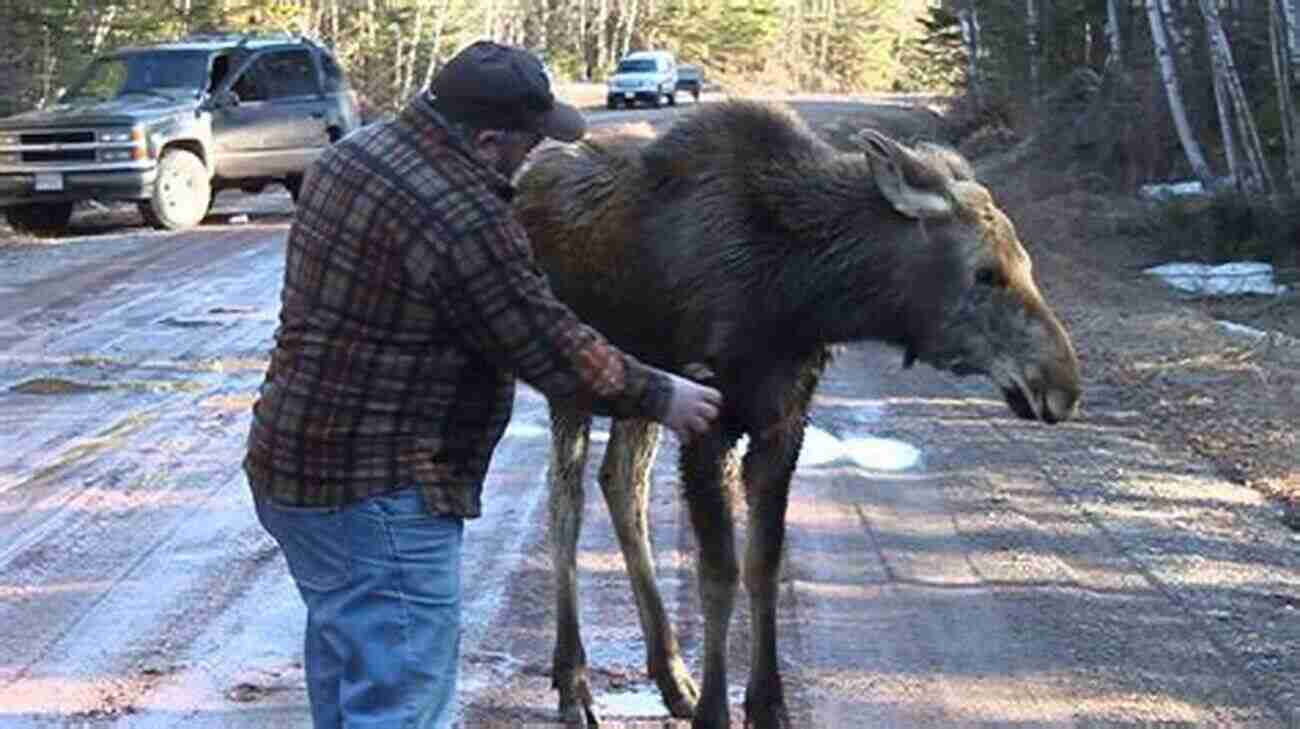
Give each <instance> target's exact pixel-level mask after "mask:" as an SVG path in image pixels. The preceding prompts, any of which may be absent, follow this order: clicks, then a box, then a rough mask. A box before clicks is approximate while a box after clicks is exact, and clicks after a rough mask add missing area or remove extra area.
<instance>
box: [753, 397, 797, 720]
mask: <svg viewBox="0 0 1300 729" xmlns="http://www.w3.org/2000/svg"><path fill="white" fill-rule="evenodd" d="M803 431H804V421H803V418H802V417H800V418H794V419H791V420H788V421H786V422H785V423H783V424H781V425H780V426H778V427H776V428H773V429H771V430H769V431H768V432H766V433H764V434H762V435H760V436H758V437H756V438H755V439H754V440H753V441H752V442H751V443H750V446H749V453H748V454H746V456H745V464H744V482H745V500H746V502H747V504H748V506H749V533H748V539H747V549H746V554H745V572H744V575H745V589H746V590H747V591H748V592H749V600H750V612H751V615H752V618H753V626H752V635H751V643H750V651H751V653H750V674H749V684H748V685H747V686H746V687H745V719H746V726H753V727H755V729H787V728H788V727H790V726H791V724H790V717H789V714H788V713H787V710H786V706H785V693H784V689H783V688H782V685H781V674H780V667H779V666H778V665H777V654H776V603H777V593H778V581H779V578H780V570H781V550H782V546H783V544H784V543H785V511H786V505H787V503H788V501H789V493H790V477H791V475H792V474H793V473H794V467H795V462H796V461H797V459H798V457H799V447H800V444H801V443H802V442H803Z"/></svg>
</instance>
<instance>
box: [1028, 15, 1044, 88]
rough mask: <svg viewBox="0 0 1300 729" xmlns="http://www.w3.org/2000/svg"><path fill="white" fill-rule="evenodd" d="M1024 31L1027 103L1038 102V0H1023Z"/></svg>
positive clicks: (1039, 64) (1039, 62) (1040, 71)
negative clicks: (1027, 73)
mask: <svg viewBox="0 0 1300 729" xmlns="http://www.w3.org/2000/svg"><path fill="white" fill-rule="evenodd" d="M1025 33H1026V37H1027V40H1028V46H1029V47H1028V53H1029V103H1030V105H1031V106H1032V105H1037V104H1038V97H1039V94H1040V93H1041V89H1040V88H1039V75H1040V74H1041V73H1042V69H1041V59H1040V58H1039V54H1038V0H1025Z"/></svg>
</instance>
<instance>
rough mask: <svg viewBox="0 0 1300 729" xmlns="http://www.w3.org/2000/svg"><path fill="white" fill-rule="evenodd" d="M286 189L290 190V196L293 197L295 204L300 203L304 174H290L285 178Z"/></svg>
mask: <svg viewBox="0 0 1300 729" xmlns="http://www.w3.org/2000/svg"><path fill="white" fill-rule="evenodd" d="M283 184H284V189H286V190H288V191H289V197H291V198H293V204H294V205H297V204H298V194H299V193H300V192H302V175H289V176H288V177H286V178H284V183H283Z"/></svg>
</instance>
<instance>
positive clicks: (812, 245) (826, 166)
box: [774, 154, 925, 344]
mask: <svg viewBox="0 0 1300 729" xmlns="http://www.w3.org/2000/svg"><path fill="white" fill-rule="evenodd" d="M790 172H791V173H792V175H791V177H790V178H789V179H788V180H787V182H786V183H785V184H784V185H776V186H775V187H777V188H778V191H777V192H778V194H781V195H782V196H783V197H782V199H781V201H780V202H779V203H778V205H777V206H776V207H775V209H777V210H780V211H781V212H780V214H779V221H778V223H779V225H780V227H781V228H783V229H785V231H787V236H786V240H785V241H784V244H785V252H786V259H785V260H784V262H783V265H782V269H783V275H782V276H780V280H779V291H778V292H775V293H776V294H777V296H776V297H775V298H776V299H778V300H780V301H781V302H782V303H781V306H782V308H783V309H784V310H785V311H784V312H783V313H784V317H783V318H785V317H788V318H789V320H790V324H791V326H792V327H794V328H795V329H796V331H798V332H800V336H801V338H804V337H810V338H812V339H815V340H816V341H819V342H823V343H837V342H849V341H862V340H879V341H886V342H891V343H895V344H904V343H906V342H907V341H909V339H910V337H909V332H908V320H909V316H908V307H907V297H908V295H909V289H910V288H912V287H910V286H909V284H908V281H909V277H908V270H909V269H912V268H914V267H913V266H912V265H911V262H910V261H909V260H908V256H906V255H904V253H905V252H906V251H914V252H916V254H917V255H918V256H924V255H925V253H924V238H925V234H924V231H923V229H922V228H921V223H919V222H918V221H916V220H913V219H910V218H906V217H903V216H902V215H900V214H899V213H898V212H896V211H895V210H894V209H893V207H892V206H890V204H889V203H888V202H887V201H886V200H885V199H884V198H883V197H882V196H881V194H880V192H879V190H878V188H877V186H876V183H875V181H874V178H873V177H872V175H871V170H870V168H869V166H868V164H867V162H866V160H865V158H863V157H862V156H861V155H849V154H837V155H835V156H834V157H832V158H830V159H825V158H823V159H822V160H820V161H819V163H818V164H816V165H815V166H811V165H810V167H809V168H808V169H804V170H799V169H797V168H795V169H791V170H790ZM779 188H784V189H779ZM774 202H776V201H774Z"/></svg>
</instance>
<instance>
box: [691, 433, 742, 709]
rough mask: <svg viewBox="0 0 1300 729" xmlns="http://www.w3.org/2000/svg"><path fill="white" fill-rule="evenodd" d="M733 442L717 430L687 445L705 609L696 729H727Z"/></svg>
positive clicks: (735, 574) (733, 574) (735, 573)
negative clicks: (729, 468)
mask: <svg viewBox="0 0 1300 729" xmlns="http://www.w3.org/2000/svg"><path fill="white" fill-rule="evenodd" d="M727 450H728V447H727V444H726V443H724V441H723V439H722V438H721V437H720V436H719V435H718V434H716V433H714V434H710V435H708V436H700V437H697V438H696V439H695V440H694V441H692V442H691V443H690V444H689V445H687V446H685V447H684V448H683V449H682V466H681V474H682V490H683V492H684V493H685V496H686V501H687V504H688V505H689V506H690V512H691V525H692V527H693V528H694V531H695V539H696V542H697V543H698V545H699V550H700V554H699V561H698V562H699V566H698V569H699V580H700V603H701V606H702V608H703V612H704V682H703V685H702V687H701V689H700V701H699V703H698V704H696V706H695V718H694V720H693V721H692V722H691V727H692V729H726V728H727V727H728V726H730V718H729V712H728V708H727V628H728V626H729V624H730V623H731V613H732V609H733V608H734V607H735V602H736V587H737V584H738V582H739V579H740V578H739V574H740V569H739V567H738V566H737V562H736V540H735V533H734V532H735V517H734V514H733V513H732V504H731V493H730V488H729V483H728V481H727V478H726V473H727V469H726V465H727Z"/></svg>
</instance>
